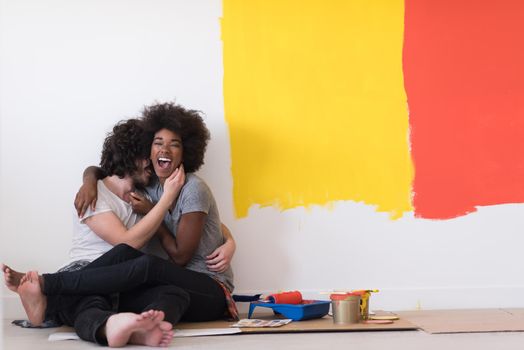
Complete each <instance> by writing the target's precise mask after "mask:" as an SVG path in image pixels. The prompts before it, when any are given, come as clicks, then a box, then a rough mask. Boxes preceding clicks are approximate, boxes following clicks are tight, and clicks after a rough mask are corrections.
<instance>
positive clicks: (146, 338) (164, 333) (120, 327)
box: [105, 310, 173, 347]
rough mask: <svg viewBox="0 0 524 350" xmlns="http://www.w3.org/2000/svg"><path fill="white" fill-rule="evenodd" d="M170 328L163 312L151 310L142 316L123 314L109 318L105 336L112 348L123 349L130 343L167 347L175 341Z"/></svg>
mask: <svg viewBox="0 0 524 350" xmlns="http://www.w3.org/2000/svg"><path fill="white" fill-rule="evenodd" d="M161 326H162V328H161ZM168 328H169V329H168ZM170 328H172V326H171V324H170V323H169V322H165V321H164V313H163V312H162V311H157V310H149V311H145V312H142V313H141V314H134V313H131V312H123V313H119V314H115V315H112V316H111V317H109V319H108V320H107V322H106V325H105V334H106V338H107V343H108V345H109V346H110V347H121V346H124V345H126V344H128V343H129V344H138V345H147V346H167V345H166V344H169V343H171V340H172V339H173V336H172V331H171V329H170Z"/></svg>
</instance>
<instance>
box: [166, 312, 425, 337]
mask: <svg viewBox="0 0 524 350" xmlns="http://www.w3.org/2000/svg"><path fill="white" fill-rule="evenodd" d="M256 318H260V319H270V318H268V317H267V316H264V317H256ZM273 318H274V317H273ZM232 324H234V322H227V321H212V322H198V323H179V324H177V325H176V326H175V328H176V329H206V328H226V327H230V326H231V325H232ZM415 329H417V326H415V325H414V324H413V323H411V322H409V321H407V320H405V319H402V318H400V319H399V320H396V321H394V322H393V323H391V324H363V323H357V324H347V325H337V324H334V323H333V318H332V317H330V316H325V317H323V318H318V319H313V320H307V321H297V322H291V323H289V324H286V325H284V326H281V327H274V328H271V327H264V328H240V330H241V334H254V333H294V332H355V331H399V330H415Z"/></svg>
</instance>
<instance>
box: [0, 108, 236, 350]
mask: <svg viewBox="0 0 524 350" xmlns="http://www.w3.org/2000/svg"><path fill="white" fill-rule="evenodd" d="M208 140H209V131H208V129H207V128H206V126H205V124H204V121H203V119H202V117H201V116H200V114H199V112H197V111H194V110H188V109H185V108H184V107H182V106H180V105H176V104H174V103H161V104H154V105H151V106H148V107H146V108H145V109H144V111H143V112H142V115H141V117H140V118H137V119H129V120H126V121H122V122H120V123H118V124H117V125H116V126H115V127H114V128H113V131H112V132H111V133H110V134H108V136H107V137H106V139H105V141H104V145H103V150H102V156H101V160H100V167H99V168H97V167H89V168H87V169H86V171H85V172H84V183H83V185H82V187H81V188H80V190H79V192H78V193H77V195H76V199H75V207H76V209H77V212H78V219H77V220H76V221H75V223H74V229H73V240H72V248H71V251H70V261H69V262H68V263H67V264H66V265H65V266H64V267H63V268H61V269H60V270H59V271H58V272H56V273H49V274H45V273H44V274H38V272H36V271H29V272H26V273H22V272H18V271H16V270H13V269H12V268H10V267H9V266H7V265H4V264H3V265H2V270H3V272H4V280H5V284H6V285H7V287H8V288H9V289H10V290H11V291H13V292H15V293H18V295H19V296H20V300H21V302H22V304H23V306H24V309H25V312H26V314H27V318H28V319H29V321H30V323H31V324H32V325H33V326H40V325H42V324H64V325H68V326H72V327H74V328H75V331H76V332H77V334H78V336H79V337H80V338H81V339H84V340H87V341H91V342H96V343H98V344H103V345H108V346H111V347H120V346H124V345H126V344H140V345H148V346H164V347H165V346H168V345H169V344H170V343H171V341H172V338H173V325H174V324H176V323H177V322H179V321H180V320H184V321H189V322H191V321H196V322H198V321H210V320H216V319H220V318H224V317H227V318H237V317H238V315H237V312H236V308H235V305H234V302H233V301H232V298H231V293H232V291H233V272H232V269H231V266H230V262H231V259H232V256H233V254H234V252H235V241H234V239H233V237H232V235H231V233H230V232H229V230H228V229H227V227H225V226H224V225H223V224H222V223H221V221H220V217H219V213H218V208H217V204H216V202H215V199H214V197H213V194H212V193H211V191H210V189H209V187H208V186H207V185H206V183H205V182H204V181H203V180H202V179H201V178H199V177H198V176H197V175H195V174H194V172H195V171H197V170H198V169H199V168H200V167H201V165H202V164H203V162H204V153H205V150H206V146H207V143H208Z"/></svg>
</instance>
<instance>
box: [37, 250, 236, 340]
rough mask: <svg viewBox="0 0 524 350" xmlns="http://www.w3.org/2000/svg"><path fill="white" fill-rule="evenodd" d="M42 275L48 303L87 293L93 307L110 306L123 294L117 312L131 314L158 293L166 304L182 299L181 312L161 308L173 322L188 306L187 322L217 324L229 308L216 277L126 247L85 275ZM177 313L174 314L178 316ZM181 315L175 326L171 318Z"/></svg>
mask: <svg viewBox="0 0 524 350" xmlns="http://www.w3.org/2000/svg"><path fill="white" fill-rule="evenodd" d="M43 277H44V290H43V292H44V294H46V295H47V296H48V305H49V300H50V299H52V298H53V296H55V295H58V296H61V297H62V299H63V300H67V299H68V295H72V296H74V298H78V295H86V296H89V297H90V298H95V299H96V300H95V301H92V300H88V302H89V303H88V304H91V303H96V304H100V305H101V304H102V303H104V302H105V303H109V304H111V301H110V300H109V298H108V296H109V295H111V294H113V293H120V299H121V302H120V303H119V304H120V305H119V308H118V311H132V310H127V309H124V307H123V306H124V305H126V303H129V304H133V300H134V299H137V298H142V296H143V295H146V296H148V297H150V296H151V294H150V293H153V294H154V293H155V292H156V293H160V294H161V295H164V296H165V299H166V300H171V301H170V302H169V303H168V304H169V305H172V304H173V300H172V299H177V300H176V303H177V305H179V306H180V307H178V308H177V309H176V310H173V311H171V310H169V308H167V309H164V308H157V309H160V310H163V311H164V312H166V319H167V320H168V321H170V322H172V323H176V322H177V321H178V319H180V315H181V313H180V310H181V309H183V308H185V307H187V310H186V311H185V313H184V314H183V316H182V319H184V320H187V321H210V320H215V319H218V318H221V317H222V316H223V315H224V312H225V310H226V302H225V295H224V292H223V290H222V287H220V285H219V284H218V283H217V282H216V281H215V280H214V279H212V278H211V277H209V276H207V275H205V274H203V273H199V272H195V271H191V270H187V269H185V268H182V267H180V266H177V265H175V264H173V263H171V262H170V261H166V260H164V259H161V258H158V257H155V256H151V255H147V254H144V253H142V252H140V251H139V250H136V249H134V248H132V247H130V246H128V245H126V244H119V245H117V246H115V247H114V248H113V249H111V250H110V251H109V252H107V253H106V254H104V255H102V256H101V257H100V258H99V259H97V260H95V261H93V262H92V263H91V264H89V265H87V266H86V267H85V268H84V269H82V270H80V271H74V272H58V273H54V274H44V275H43ZM173 288H176V289H173ZM137 293H138V295H137ZM181 293H186V296H187V297H188V298H189V301H187V299H186V303H184V300H183V299H184V297H183V296H182V294H181ZM95 296H96V297H95ZM145 299H146V300H149V301H151V300H154V301H156V300H157V299H149V298H145ZM103 300H104V301H103ZM187 304H189V305H187ZM80 305H81V304H80ZM148 305H149V304H148ZM48 308H49V307H48ZM84 308H85V307H84ZM135 312H136V311H135ZM172 313H175V315H174V317H172V315H171V314H172ZM177 317H178V319H176V321H175V322H173V321H172V319H173V318H177ZM105 320H107V317H106V318H105ZM105 320H104V322H105ZM63 322H64V321H63ZM64 323H65V322H64ZM66 324H67V323H66ZM102 324H103V323H102ZM77 332H78V330H77ZM79 335H80V334H79Z"/></svg>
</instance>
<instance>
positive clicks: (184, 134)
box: [142, 102, 209, 173]
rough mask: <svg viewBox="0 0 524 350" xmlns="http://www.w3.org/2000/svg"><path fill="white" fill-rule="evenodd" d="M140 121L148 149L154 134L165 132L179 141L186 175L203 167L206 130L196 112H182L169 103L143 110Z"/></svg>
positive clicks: (180, 108)
mask: <svg viewBox="0 0 524 350" xmlns="http://www.w3.org/2000/svg"><path fill="white" fill-rule="evenodd" d="M142 118H143V119H142V121H143V122H144V130H145V131H146V134H147V139H148V141H149V147H151V144H152V143H153V139H154V137H155V133H157V132H158V131H159V130H162V129H167V130H170V131H172V132H175V133H176V134H177V135H178V136H180V137H181V138H182V159H183V160H182V162H183V164H184V170H185V171H186V172H188V173H192V172H195V171H197V170H198V169H199V168H200V167H201V166H202V164H204V153H205V152H206V147H207V142H208V141H209V130H208V129H207V127H206V124H205V123H204V120H203V119H202V117H201V116H200V112H199V111H195V110H190V109H185V108H184V107H182V106H180V105H177V104H175V103H172V102H169V103H158V104H154V105H151V106H147V107H145V108H144V111H143V112H142Z"/></svg>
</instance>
